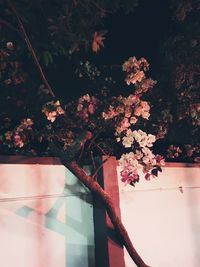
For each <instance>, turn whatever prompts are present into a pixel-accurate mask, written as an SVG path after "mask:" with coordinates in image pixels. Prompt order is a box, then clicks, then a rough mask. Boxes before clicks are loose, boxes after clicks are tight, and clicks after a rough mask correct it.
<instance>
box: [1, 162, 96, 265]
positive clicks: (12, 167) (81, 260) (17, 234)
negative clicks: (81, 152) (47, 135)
mask: <svg viewBox="0 0 200 267" xmlns="http://www.w3.org/2000/svg"><path fill="white" fill-rule="evenodd" d="M5 159H6V157H5V158H4V162H3V163H0V266H2V267H55V266H58V267H67V266H69V267H79V266H81V267H82V266H83V267H88V266H89V261H90V263H91V264H93V261H94V236H93V234H94V233H93V209H92V205H91V202H90V200H91V197H90V195H89V194H88V192H87V191H85V189H84V188H83V187H82V186H81V185H80V183H79V182H78V181H77V179H76V178H75V177H74V176H73V175H72V174H71V173H70V172H69V171H68V170H66V168H64V166H62V165H60V164H59V163H58V162H57V161H56V162H55V160H54V159H50V158H49V159H46V161H45V160H44V159H38V161H37V160H36V161H35V159H34V160H32V161H30V160H29V161H27V158H24V159H22V160H21V159H20V160H18V159H19V158H17V157H16V158H15V157H12V158H11V159H8V161H7V162H6V160H5ZM49 164H51V165H49ZM80 193H82V199H83V200H82V199H81V198H80V197H79V195H80Z"/></svg>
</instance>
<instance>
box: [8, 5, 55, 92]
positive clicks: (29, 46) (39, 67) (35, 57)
mask: <svg viewBox="0 0 200 267" xmlns="http://www.w3.org/2000/svg"><path fill="white" fill-rule="evenodd" d="M7 2H8V5H9V7H10V9H11V10H12V12H13V13H14V14H15V16H16V18H17V22H18V25H19V29H20V32H21V34H22V36H23V37H24V40H25V42H26V44H27V46H28V49H29V51H30V52H31V55H32V56H33V59H34V61H35V64H36V66H37V67H38V70H39V72H40V75H41V78H42V80H43V82H44V84H45V85H46V87H47V89H48V90H49V93H50V95H51V96H52V97H55V94H54V92H53V90H52V88H51V86H50V85H49V83H48V81H47V79H46V77H45V74H44V72H43V69H42V67H41V65H40V62H39V60H38V58H37V56H36V53H35V50H34V48H33V46H32V44H31V42H30V39H29V37H28V35H27V33H26V30H25V28H24V25H23V23H22V20H21V18H20V16H19V14H18V12H17V10H16V8H15V7H14V5H13V4H12V3H11V1H10V0H7Z"/></svg>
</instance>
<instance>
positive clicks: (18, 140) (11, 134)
mask: <svg viewBox="0 0 200 267" xmlns="http://www.w3.org/2000/svg"><path fill="white" fill-rule="evenodd" d="M32 126H33V121H32V120H31V119H29V118H28V119H23V120H22V121H21V123H20V125H18V126H17V127H16V128H15V129H14V131H7V132H6V133H5V135H4V138H5V140H6V141H7V142H8V144H9V146H12V145H14V146H15V147H18V148H22V147H23V146H24V145H25V142H26V139H27V131H31V130H32Z"/></svg>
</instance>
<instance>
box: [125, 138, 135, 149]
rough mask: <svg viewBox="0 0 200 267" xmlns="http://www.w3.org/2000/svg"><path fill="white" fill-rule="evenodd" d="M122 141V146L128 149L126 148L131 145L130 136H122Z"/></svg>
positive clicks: (131, 139)
mask: <svg viewBox="0 0 200 267" xmlns="http://www.w3.org/2000/svg"><path fill="white" fill-rule="evenodd" d="M122 139H123V141H122V144H123V146H124V147H126V148H128V147H131V145H132V144H133V141H134V139H133V137H132V136H130V135H129V136H124V137H123V138H122Z"/></svg>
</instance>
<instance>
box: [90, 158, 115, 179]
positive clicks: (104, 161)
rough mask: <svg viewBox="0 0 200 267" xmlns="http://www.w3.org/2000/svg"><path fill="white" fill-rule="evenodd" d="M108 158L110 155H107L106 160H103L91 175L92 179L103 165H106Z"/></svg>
mask: <svg viewBox="0 0 200 267" xmlns="http://www.w3.org/2000/svg"><path fill="white" fill-rule="evenodd" d="M110 157H111V155H109V156H108V157H107V158H106V159H104V160H103V161H102V163H101V164H100V165H99V167H98V168H97V169H96V170H95V172H94V173H93V174H92V178H93V179H94V178H95V177H96V176H97V173H98V172H99V170H100V169H101V168H102V167H103V165H104V163H106V162H107V161H108V159H109V158H110Z"/></svg>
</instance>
